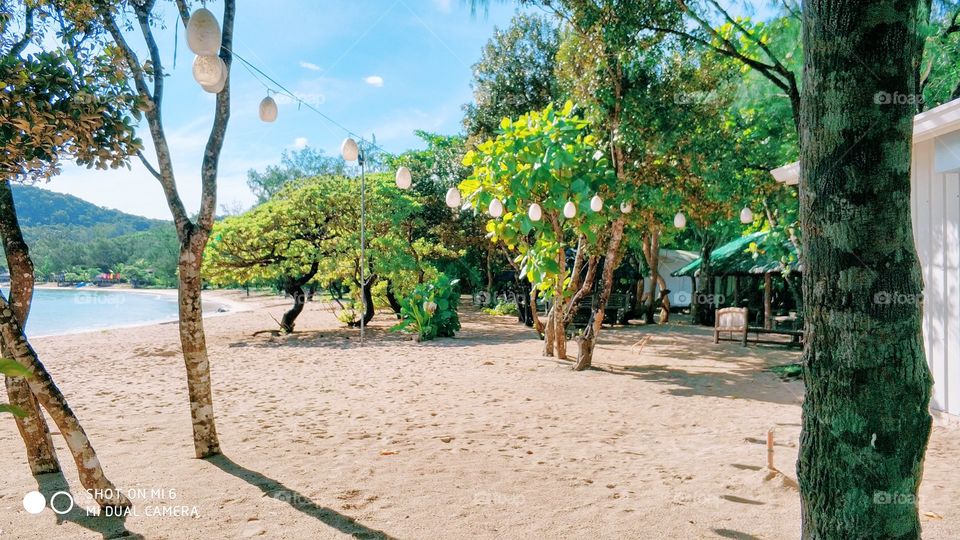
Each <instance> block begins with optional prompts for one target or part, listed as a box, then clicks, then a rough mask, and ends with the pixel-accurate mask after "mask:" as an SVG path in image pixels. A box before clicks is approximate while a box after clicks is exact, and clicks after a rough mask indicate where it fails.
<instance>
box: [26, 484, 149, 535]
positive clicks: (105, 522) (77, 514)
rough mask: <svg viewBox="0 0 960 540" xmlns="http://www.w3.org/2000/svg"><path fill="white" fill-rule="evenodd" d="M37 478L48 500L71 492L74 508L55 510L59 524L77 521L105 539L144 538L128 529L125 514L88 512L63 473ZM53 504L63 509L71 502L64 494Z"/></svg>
mask: <svg viewBox="0 0 960 540" xmlns="http://www.w3.org/2000/svg"><path fill="white" fill-rule="evenodd" d="M35 478H36V480H37V490H38V491H40V493H43V496H44V497H45V498H46V499H47V501H50V498H51V497H52V496H53V495H55V494H56V493H59V492H62V493H68V494H70V497H71V498H73V499H74V501H75V503H74V504H73V508H72V509H71V510H70V511H69V512H65V513H63V514H59V513H56V512H54V515H55V516H56V517H57V525H60V524H62V523H63V522H70V523H75V524H77V525H79V526H81V527H83V528H84V529H87V530H89V531H91V532H94V533H97V534H99V535H101V536H102V537H103V538H104V539H113V538H129V539H136V540H143V538H144V536H143V535H140V534H137V533H134V532H131V531H129V530H127V526H126V521H127V517H126V516H125V515H124V516H107V515H103V514H102V512H103V511H102V510H100V512H101V515H92V512H88V511H87V509H86V508H85V507H83V506H81V505H80V503H79V501H77V498H76V497H74V496H73V493H72V492H71V491H70V484H69V483H68V482H67V479H66V478H64V476H63V473H59V472H56V473H50V474H41V475H38V476H35ZM52 504H55V505H56V506H57V508H58V509H63V508H65V507H67V506H68V505H69V504H70V503H69V502H68V501H67V500H66V499H63V498H62V496H58V497H57V500H56V502H54V503H52ZM94 506H96V505H94ZM91 508H92V507H91Z"/></svg>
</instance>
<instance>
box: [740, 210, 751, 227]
mask: <svg viewBox="0 0 960 540" xmlns="http://www.w3.org/2000/svg"><path fill="white" fill-rule="evenodd" d="M740 223H743V224H744V225H746V224H748V223H753V210H750V207H749V206H744V207H743V210H741V211H740Z"/></svg>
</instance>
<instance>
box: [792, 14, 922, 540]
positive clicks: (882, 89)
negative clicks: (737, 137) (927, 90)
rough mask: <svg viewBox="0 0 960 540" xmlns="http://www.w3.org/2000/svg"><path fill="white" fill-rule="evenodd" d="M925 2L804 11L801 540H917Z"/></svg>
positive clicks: (919, 456)
mask: <svg viewBox="0 0 960 540" xmlns="http://www.w3.org/2000/svg"><path fill="white" fill-rule="evenodd" d="M916 19H917V3H916V2H913V1H903V0H899V1H891V0H886V1H882V2H862V3H859V2H827V1H824V0H810V1H807V2H804V3H803V50H804V55H805V66H804V82H803V107H802V126H803V131H802V133H801V141H802V144H801V153H800V155H801V158H800V171H801V178H800V212H801V213H800V217H801V225H802V231H803V235H802V239H803V242H804V249H803V250H802V252H801V261H802V263H803V271H804V276H803V285H802V287H803V297H804V312H805V315H806V316H805V324H806V348H805V350H804V358H803V365H804V366H803V378H804V382H805V383H806V396H805V399H804V403H803V421H802V432H801V437H800V452H799V458H798V460H797V477H798V481H799V484H800V498H801V516H802V520H803V526H802V535H803V537H804V538H807V539H820V538H920V521H919V517H918V504H917V498H916V496H917V491H918V489H919V484H920V480H921V478H922V474H923V458H924V452H925V451H926V446H927V439H928V437H929V435H930V429H931V417H930V413H929V409H928V407H929V401H930V392H931V385H932V381H931V376H930V371H929V369H928V367H927V363H926V361H925V359H924V352H923V341H922V336H921V308H922V304H921V296H920V295H921V291H922V282H921V276H920V266H919V263H918V260H917V255H916V249H915V246H914V241H913V231H912V224H911V216H910V159H911V157H910V156H911V142H912V128H913V122H912V118H913V114H914V108H913V106H912V105H911V102H910V100H908V99H903V100H901V99H886V98H884V96H887V97H890V96H893V97H896V96H900V97H905V96H911V95H912V91H913V80H912V67H913V62H914V57H913V55H914V54H915V47H914V42H915V39H916V36H915V32H916V23H917V20H916Z"/></svg>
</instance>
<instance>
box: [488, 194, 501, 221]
mask: <svg viewBox="0 0 960 540" xmlns="http://www.w3.org/2000/svg"><path fill="white" fill-rule="evenodd" d="M489 212H490V217H492V218H494V219H496V218H498V217H500V216H502V215H503V203H502V202H500V199H494V200H493V201H492V202H491V203H490V208H489Z"/></svg>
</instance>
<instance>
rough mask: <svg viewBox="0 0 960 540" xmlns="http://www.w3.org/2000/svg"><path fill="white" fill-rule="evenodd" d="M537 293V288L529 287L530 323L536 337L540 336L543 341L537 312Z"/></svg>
mask: <svg viewBox="0 0 960 540" xmlns="http://www.w3.org/2000/svg"><path fill="white" fill-rule="evenodd" d="M537 293H538V291H537V287H536V286H534V285H530V322H531V323H532V324H533V329H534V331H536V333H537V335H539V336H540V339H544V338H545V335H544V332H545V329H544V325H543V321H541V320H540V312H539V311H537V296H538V294H537Z"/></svg>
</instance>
